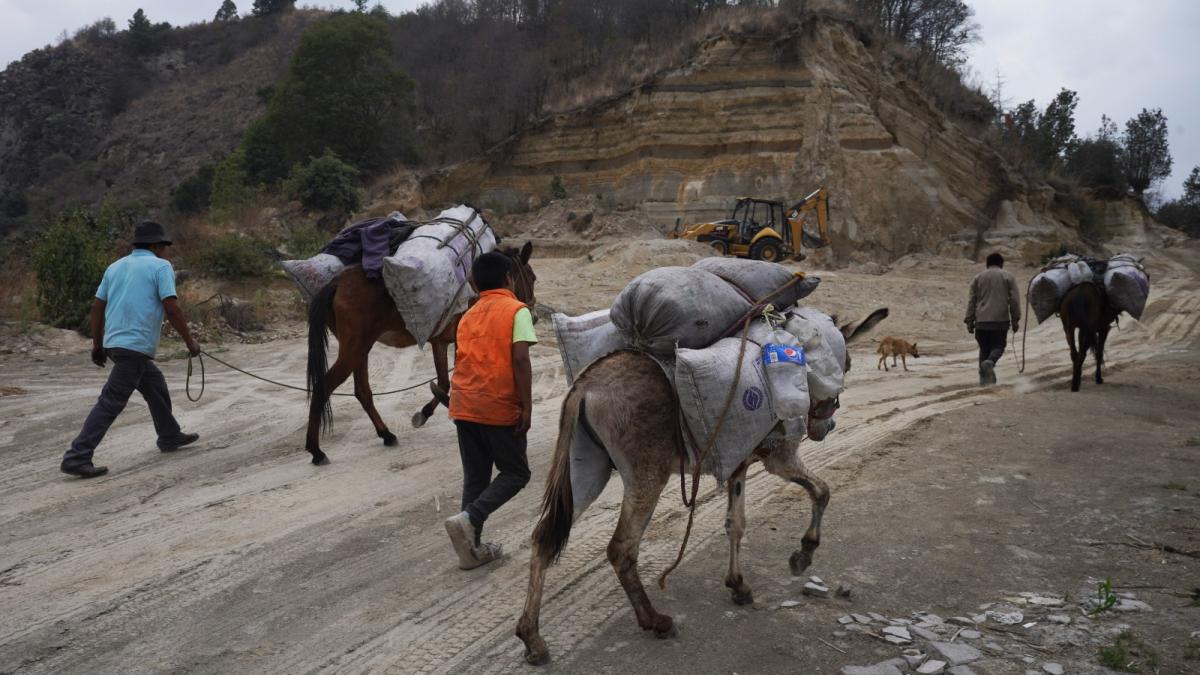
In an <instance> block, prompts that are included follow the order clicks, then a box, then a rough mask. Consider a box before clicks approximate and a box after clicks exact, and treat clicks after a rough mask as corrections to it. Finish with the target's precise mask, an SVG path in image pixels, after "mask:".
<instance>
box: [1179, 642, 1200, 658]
mask: <svg viewBox="0 0 1200 675" xmlns="http://www.w3.org/2000/svg"><path fill="white" fill-rule="evenodd" d="M1183 658H1185V659H1188V660H1189V661H1200V640H1197V639H1195V638H1193V639H1191V640H1188V641H1187V644H1185V645H1183Z"/></svg>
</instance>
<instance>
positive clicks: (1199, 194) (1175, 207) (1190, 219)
mask: <svg viewBox="0 0 1200 675" xmlns="http://www.w3.org/2000/svg"><path fill="white" fill-rule="evenodd" d="M1154 217H1155V218H1157V219H1158V221H1159V222H1160V223H1162V224H1163V225H1166V226H1167V227H1173V228H1175V229H1177V230H1182V231H1184V232H1186V233H1187V234H1188V235H1190V236H1192V237H1200V166H1197V167H1192V173H1191V174H1189V175H1188V177H1187V178H1186V179H1184V181H1183V196H1182V197H1180V198H1179V199H1173V200H1171V201H1169V202H1166V203H1165V204H1163V205H1162V206H1160V207H1159V209H1158V211H1157V212H1155V214H1154Z"/></svg>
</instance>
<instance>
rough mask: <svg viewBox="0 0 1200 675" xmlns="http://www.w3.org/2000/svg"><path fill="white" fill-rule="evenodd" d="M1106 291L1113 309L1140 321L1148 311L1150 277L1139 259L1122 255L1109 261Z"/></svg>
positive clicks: (1106, 273)
mask: <svg viewBox="0 0 1200 675" xmlns="http://www.w3.org/2000/svg"><path fill="white" fill-rule="evenodd" d="M1104 290H1105V292H1107V293H1108V301H1109V302H1110V303H1112V306H1113V307H1115V308H1117V309H1119V310H1121V311H1122V312H1126V313H1128V314H1129V316H1132V317H1133V318H1135V319H1138V320H1140V319H1141V318H1142V312H1143V311H1144V310H1145V309H1146V298H1148V297H1149V296H1150V277H1149V276H1147V275H1146V270H1145V268H1144V267H1142V263H1141V260H1140V259H1139V258H1137V257H1136V256H1134V255H1133V254H1130V253H1122V254H1121V255H1118V256H1116V257H1114V258H1112V259H1111V260H1109V261H1108V269H1107V270H1106V271H1105V272H1104Z"/></svg>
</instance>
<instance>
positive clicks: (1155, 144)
mask: <svg viewBox="0 0 1200 675" xmlns="http://www.w3.org/2000/svg"><path fill="white" fill-rule="evenodd" d="M1121 141H1122V143H1123V145H1124V146H1125V175H1126V176H1128V178H1129V187H1131V188H1133V191H1134V192H1136V193H1137V194H1138V195H1141V194H1142V193H1143V192H1145V191H1146V189H1147V188H1149V187H1150V186H1151V185H1152V184H1154V183H1157V182H1158V181H1160V180H1162V179H1164V178H1166V177H1167V176H1170V175H1171V150H1170V147H1169V146H1168V145H1167V117H1166V115H1163V113H1162V110H1161V109H1159V108H1155V109H1154V110H1147V109H1145V108H1142V112H1140V113H1138V115H1137V117H1134V118H1132V119H1130V120H1129V121H1128V122H1126V123H1125V134H1124V135H1123V136H1122V138H1121Z"/></svg>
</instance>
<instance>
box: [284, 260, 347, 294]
mask: <svg viewBox="0 0 1200 675" xmlns="http://www.w3.org/2000/svg"><path fill="white" fill-rule="evenodd" d="M279 264H280V265H281V266H282V267H283V271H284V272H286V273H287V275H288V276H289V277H291V278H292V281H294V282H296V285H297V286H299V287H300V292H301V293H303V294H304V299H305V300H306V301H309V302H311V301H312V299H313V296H315V295H316V294H317V293H318V292H320V290H321V289H322V288H324V287H325V285H326V284H328V283H329V282H330V281H333V280H334V279H335V278H337V275H339V274H341V273H342V270H344V269H346V265H345V264H343V263H342V261H341V260H339V259H338V257H337V256H335V255H330V254H328V253H318V254H316V255H314V256H313V257H311V258H307V259H305V260H284V261H282V262H280V263H279Z"/></svg>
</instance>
